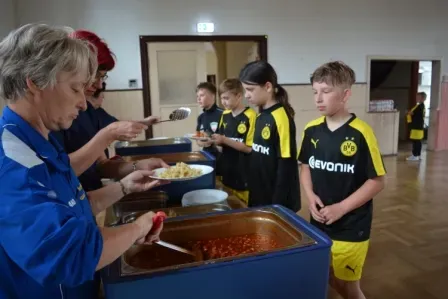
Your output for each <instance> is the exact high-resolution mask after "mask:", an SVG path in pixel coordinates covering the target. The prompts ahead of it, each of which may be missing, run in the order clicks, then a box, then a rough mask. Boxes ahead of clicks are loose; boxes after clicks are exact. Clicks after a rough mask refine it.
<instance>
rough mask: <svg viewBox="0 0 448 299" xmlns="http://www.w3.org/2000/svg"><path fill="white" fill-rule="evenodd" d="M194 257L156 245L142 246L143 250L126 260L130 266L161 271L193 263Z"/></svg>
mask: <svg viewBox="0 0 448 299" xmlns="http://www.w3.org/2000/svg"><path fill="white" fill-rule="evenodd" d="M194 261H195V259H194V257H193V256H191V255H188V254H184V253H182V252H177V251H175V250H172V249H169V248H166V247H162V246H160V245H157V244H154V245H151V246H142V247H141V250H140V251H138V252H137V253H135V254H134V255H132V256H130V257H128V258H127V259H126V263H128V264H129V265H130V266H132V267H135V268H140V269H147V270H150V269H159V268H165V267H171V266H176V265H182V264H188V263H193V262H194Z"/></svg>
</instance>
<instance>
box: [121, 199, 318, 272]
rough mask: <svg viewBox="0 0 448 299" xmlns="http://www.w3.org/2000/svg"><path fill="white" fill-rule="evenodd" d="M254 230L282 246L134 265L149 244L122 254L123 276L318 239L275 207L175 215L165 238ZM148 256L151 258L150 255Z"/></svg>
mask: <svg viewBox="0 0 448 299" xmlns="http://www.w3.org/2000/svg"><path fill="white" fill-rule="evenodd" d="M254 233H257V234H264V235H269V236H270V237H271V238H273V239H274V240H275V241H276V242H278V243H279V244H282V246H281V247H280V248H277V249H273V250H269V251H264V252H258V253H253V254H245V255H239V256H237V257H230V258H220V259H212V260H205V261H200V262H195V261H192V262H187V263H185V264H176V265H170V266H167V267H163V268H156V269H144V268H142V267H139V266H138V265H135V264H134V265H133V266H131V265H130V264H129V263H128V261H130V260H131V259H132V257H133V256H135V255H136V254H138V253H139V252H141V251H143V250H147V249H148V247H146V246H148V245H135V246H133V247H131V248H130V249H129V250H128V251H126V252H125V254H123V255H122V257H121V271H120V272H121V273H120V275H121V276H129V275H140V274H148V273H154V272H160V271H169V270H175V269H181V268H188V267H196V266H201V265H204V264H209V263H217V262H224V261H229V260H240V259H243V258H248V257H252V256H259V255H266V254H270V253H275V252H279V251H285V250H289V249H294V248H300V247H305V246H310V245H313V244H316V241H315V240H313V239H312V238H310V237H309V236H308V235H307V234H305V233H304V232H301V231H299V230H298V229H297V228H296V227H294V226H293V225H292V224H291V223H290V222H289V221H288V220H287V219H285V217H283V215H282V214H281V213H279V212H277V211H276V210H275V209H273V208H260V209H248V210H236V211H235V212H229V213H223V214H215V215H206V216H204V217H199V218H196V217H195V218H189V219H182V218H180V219H179V220H177V218H172V219H171V220H169V221H167V222H166V223H165V225H164V230H163V232H162V234H161V239H162V240H164V241H166V242H170V243H173V244H177V245H179V244H183V243H186V242H188V241H201V240H210V239H216V238H223V237H232V236H240V235H245V234H254ZM150 246H158V245H150ZM148 258H151V257H150V256H148Z"/></svg>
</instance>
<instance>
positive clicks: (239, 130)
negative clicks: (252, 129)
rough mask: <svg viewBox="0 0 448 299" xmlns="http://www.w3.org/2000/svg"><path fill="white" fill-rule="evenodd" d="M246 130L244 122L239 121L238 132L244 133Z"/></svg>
mask: <svg viewBox="0 0 448 299" xmlns="http://www.w3.org/2000/svg"><path fill="white" fill-rule="evenodd" d="M246 131H247V127H246V124H245V123H240V124H239V125H238V133H240V134H244V133H246Z"/></svg>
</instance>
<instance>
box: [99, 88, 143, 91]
mask: <svg viewBox="0 0 448 299" xmlns="http://www.w3.org/2000/svg"><path fill="white" fill-rule="evenodd" d="M123 91H143V88H123V89H106V90H105V91H104V92H123Z"/></svg>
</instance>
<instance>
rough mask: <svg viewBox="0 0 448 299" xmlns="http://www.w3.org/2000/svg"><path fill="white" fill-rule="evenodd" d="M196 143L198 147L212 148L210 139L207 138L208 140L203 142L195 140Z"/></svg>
mask: <svg viewBox="0 0 448 299" xmlns="http://www.w3.org/2000/svg"><path fill="white" fill-rule="evenodd" d="M197 143H198V146H200V147H210V146H212V144H213V141H212V140H211V139H210V138H208V139H205V138H204V141H202V140H197Z"/></svg>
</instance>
